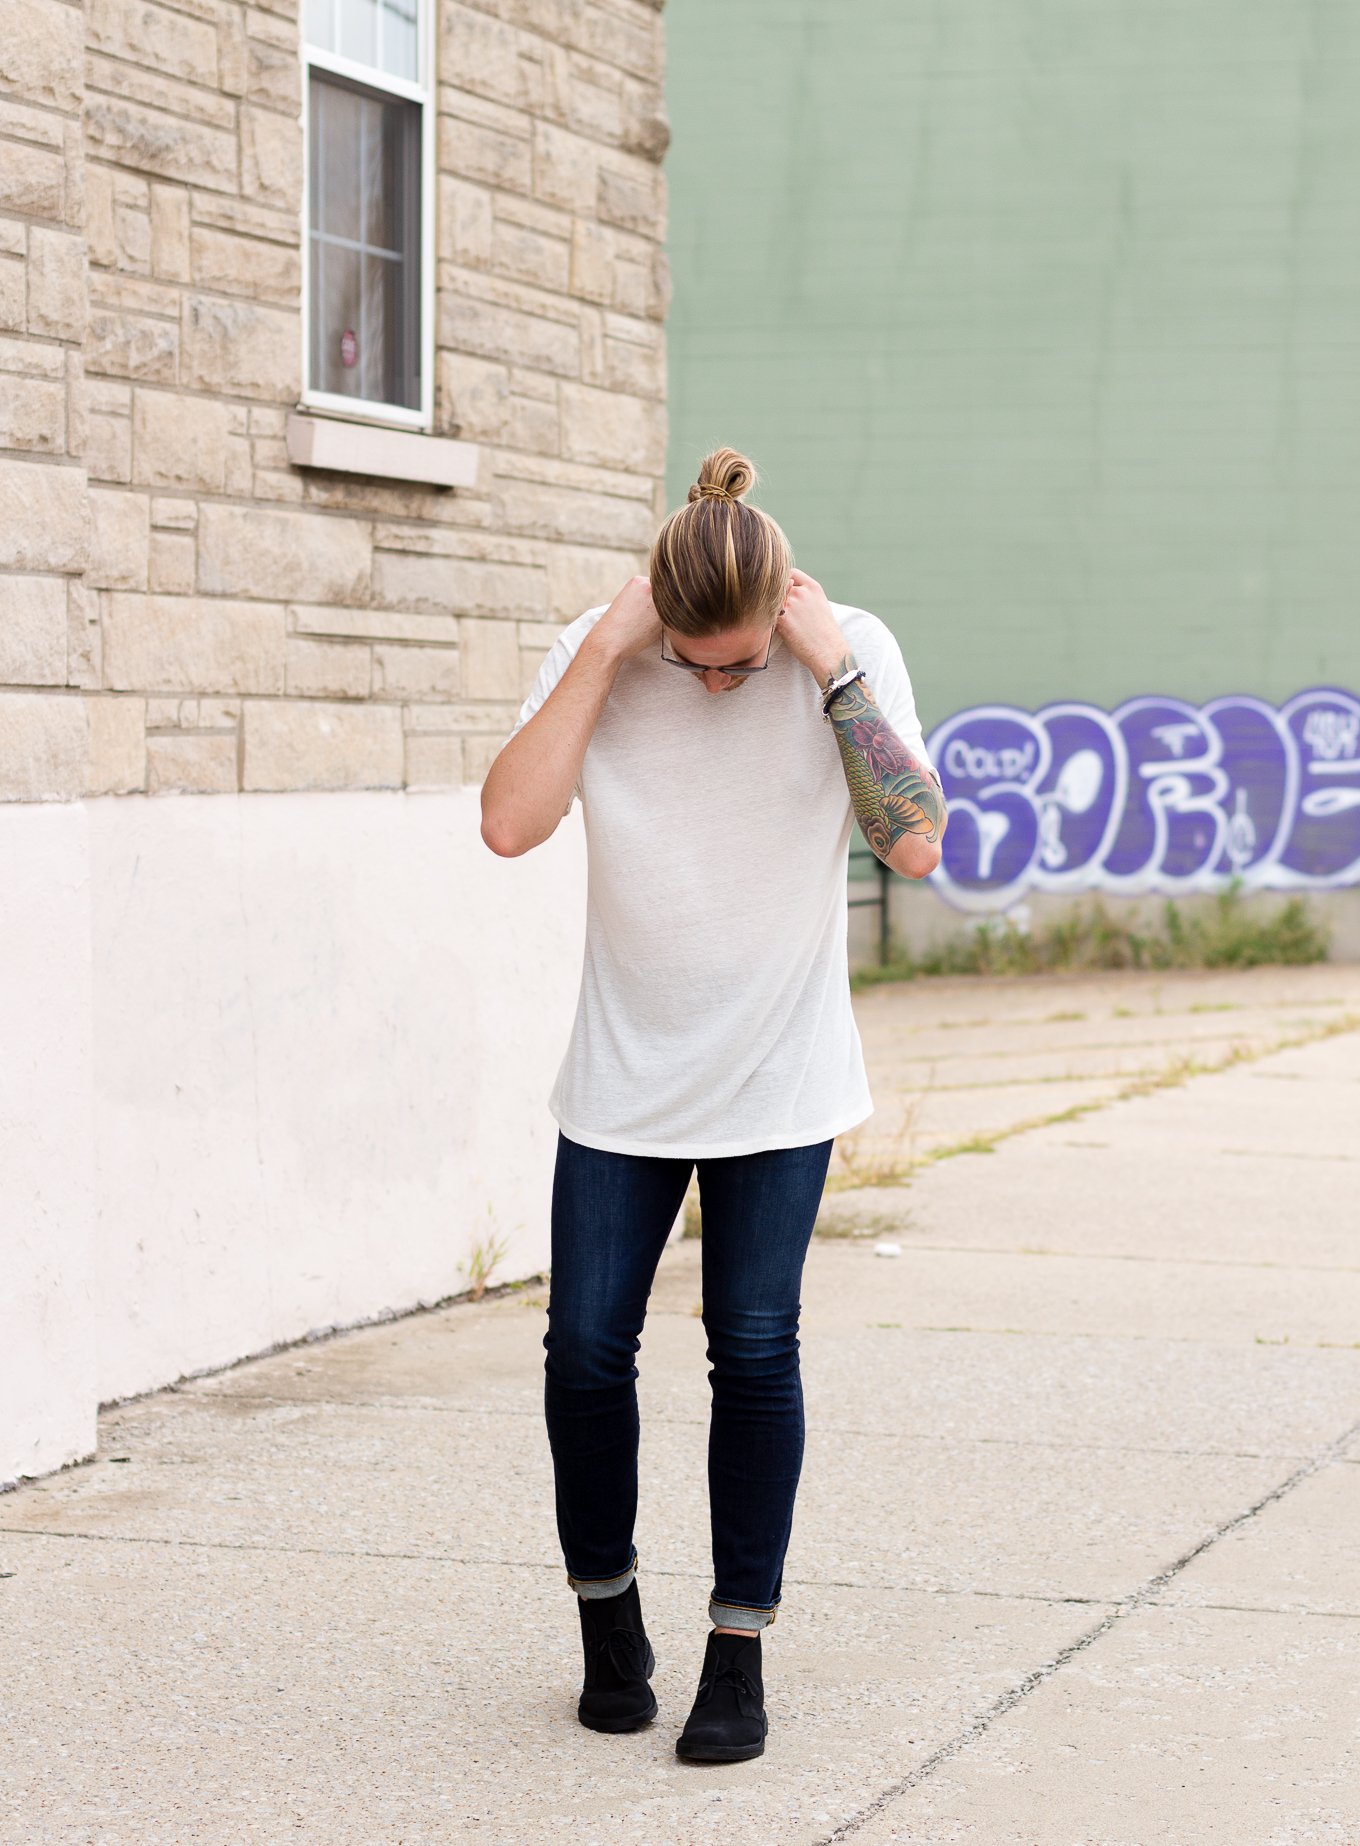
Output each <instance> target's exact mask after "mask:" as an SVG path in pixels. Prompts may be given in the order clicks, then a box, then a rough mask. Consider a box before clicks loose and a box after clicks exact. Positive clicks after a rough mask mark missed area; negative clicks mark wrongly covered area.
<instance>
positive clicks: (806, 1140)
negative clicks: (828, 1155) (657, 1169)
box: [550, 1101, 874, 1160]
mask: <svg viewBox="0 0 1360 1846" xmlns="http://www.w3.org/2000/svg"><path fill="white" fill-rule="evenodd" d="M873 1112H874V1105H873V1103H872V1101H871V1102H869V1104H868V1105H867V1107H861V1106H859V1105H856V1107H855V1108H854V1109H853V1110H852V1111H851V1112H850V1113H849V1114H848V1115H839V1116H837V1117H836V1118H835V1119H834V1120H833V1121H832V1122H831V1123H830V1124H828V1125H826V1126H824V1127H820V1128H812V1129H793V1130H789V1131H786V1132H784V1133H781V1134H775V1135H768V1134H764V1135H747V1136H744V1137H743V1138H742V1139H741V1140H739V1141H714V1142H708V1143H706V1144H704V1145H702V1146H699V1147H695V1146H694V1145H693V1143H684V1142H660V1143H658V1142H654V1141H631V1140H627V1139H623V1138H621V1137H620V1136H618V1135H602V1134H595V1133H593V1132H592V1131H591V1130H590V1129H583V1128H576V1127H574V1126H573V1125H572V1124H571V1123H570V1122H568V1121H566V1120H565V1119H564V1118H563V1117H562V1116H561V1115H559V1114H558V1112H557V1110H556V1109H551V1108H550V1113H551V1114H552V1117H553V1120H554V1121H555V1122H556V1123H557V1126H558V1127H559V1128H560V1129H561V1130H562V1133H563V1134H564V1135H565V1136H566V1137H567V1139H568V1141H575V1142H577V1143H578V1144H579V1145H580V1146H581V1147H593V1148H596V1149H598V1151H599V1152H601V1153H605V1154H643V1155H650V1156H651V1157H652V1158H654V1159H657V1160H727V1159H730V1158H732V1157H733V1156H734V1155H738V1154H763V1153H768V1152H771V1151H773V1150H774V1149H777V1148H783V1147H812V1146H815V1145H816V1144H817V1143H818V1142H820V1141H832V1140H834V1139H835V1137H836V1136H837V1135H841V1134H845V1133H846V1131H847V1130H848V1129H851V1128H857V1127H858V1126H859V1124H860V1123H861V1122H867V1121H868V1119H869V1117H870V1116H871V1115H872V1114H873Z"/></svg>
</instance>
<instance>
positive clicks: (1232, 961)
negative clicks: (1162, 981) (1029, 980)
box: [850, 884, 1328, 989]
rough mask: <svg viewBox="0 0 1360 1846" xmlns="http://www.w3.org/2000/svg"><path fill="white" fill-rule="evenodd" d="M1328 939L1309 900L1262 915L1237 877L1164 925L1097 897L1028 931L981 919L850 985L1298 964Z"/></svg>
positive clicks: (1174, 908) (1318, 952) (1167, 909)
mask: <svg viewBox="0 0 1360 1846" xmlns="http://www.w3.org/2000/svg"><path fill="white" fill-rule="evenodd" d="M1327 946H1328V940H1327V930H1326V928H1325V926H1324V925H1323V924H1322V923H1321V922H1319V921H1318V919H1317V918H1316V917H1315V916H1314V914H1313V912H1312V910H1311V909H1310V908H1309V905H1308V902H1307V900H1306V899H1305V898H1303V897H1291V898H1290V899H1289V900H1288V902H1287V903H1285V904H1283V905H1281V907H1280V908H1279V909H1278V910H1277V911H1275V912H1274V913H1273V914H1272V915H1269V916H1259V915H1257V914H1256V913H1255V912H1254V911H1253V910H1252V909H1251V908H1250V907H1249V906H1248V905H1247V903H1246V902H1245V901H1244V899H1243V896H1242V891H1241V887H1240V885H1238V884H1234V885H1232V886H1230V887H1229V889H1228V890H1226V891H1222V892H1220V893H1219V894H1218V895H1217V896H1216V897H1215V898H1214V899H1213V902H1212V904H1211V905H1209V906H1208V907H1207V908H1205V909H1200V910H1193V911H1191V910H1183V909H1182V908H1181V907H1180V906H1179V905H1178V904H1177V903H1176V902H1175V900H1174V899H1172V898H1168V899H1167V901H1166V903H1165V904H1164V905H1163V906H1162V914H1161V925H1160V928H1153V929H1144V928H1135V927H1134V926H1133V925H1132V924H1129V923H1125V922H1123V921H1122V920H1121V919H1120V918H1118V917H1115V916H1112V915H1111V913H1110V912H1109V910H1107V909H1106V907H1105V905H1104V903H1102V901H1101V900H1100V899H1099V898H1096V899H1094V900H1093V901H1092V902H1091V903H1090V904H1089V905H1088V906H1087V907H1086V908H1085V909H1083V910H1074V911H1073V912H1072V913H1071V914H1070V915H1069V916H1066V917H1063V918H1061V919H1060V920H1059V921H1057V922H1055V923H1050V924H1047V925H1046V926H1045V927H1044V928H1042V929H1039V930H1035V931H1032V932H1031V931H1026V930H1022V929H1019V928H1017V927H1016V925H1015V923H1014V922H1012V921H1011V920H1010V918H1003V919H1002V920H1001V921H999V922H992V921H989V922H984V923H979V924H978V925H977V926H976V927H975V928H974V929H973V930H972V931H971V932H970V933H969V934H968V935H967V936H964V937H959V938H956V939H955V940H953V941H950V942H946V943H945V944H943V945H942V946H941V947H940V948H938V949H932V950H929V951H927V952H926V953H925V954H924V955H919V956H915V955H911V954H906V953H902V952H901V951H898V952H896V953H895V954H894V955H893V956H892V958H891V960H889V961H888V962H887V963H886V965H884V966H883V967H872V968H862V969H860V970H859V971H858V972H857V973H856V974H854V975H853V976H852V977H851V982H850V984H851V986H852V987H854V988H856V989H859V988H864V987H873V986H876V985H877V984H878V983H879V982H881V981H913V980H917V979H919V978H920V977H922V976H929V975H942V974H1051V973H1060V972H1061V973H1097V972H1103V971H1105V970H1107V969H1112V968H1255V967H1260V966H1263V965H1265V964H1275V965H1285V966H1292V967H1297V966H1300V965H1302V964H1304V963H1308V962H1319V961H1325V960H1326V958H1327Z"/></svg>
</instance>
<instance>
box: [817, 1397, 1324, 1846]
mask: <svg viewBox="0 0 1360 1846" xmlns="http://www.w3.org/2000/svg"><path fill="white" fill-rule="evenodd" d="M1357 1436H1360V1422H1356V1423H1352V1424H1351V1426H1350V1427H1349V1429H1346V1430H1343V1431H1342V1433H1341V1434H1340V1435H1339V1436H1337V1437H1335V1438H1334V1439H1333V1440H1332V1441H1331V1442H1329V1443H1327V1445H1326V1446H1325V1447H1324V1448H1322V1449H1320V1450H1319V1451H1318V1452H1317V1454H1316V1455H1313V1456H1311V1457H1310V1458H1309V1459H1308V1460H1307V1461H1305V1462H1302V1463H1300V1465H1299V1466H1298V1467H1297V1468H1295V1470H1294V1472H1293V1473H1292V1474H1289V1475H1286V1476H1285V1478H1284V1480H1282V1481H1280V1482H1279V1483H1278V1484H1277V1485H1276V1486H1274V1487H1272V1488H1271V1489H1270V1490H1269V1491H1268V1492H1267V1493H1263V1494H1262V1495H1261V1496H1260V1498H1259V1499H1256V1500H1253V1501H1252V1503H1251V1505H1250V1506H1246V1507H1244V1508H1243V1509H1242V1511H1241V1512H1240V1513H1234V1514H1233V1516H1232V1518H1231V1519H1225V1520H1224V1521H1223V1523H1222V1524H1221V1525H1219V1526H1215V1528H1214V1530H1213V1531H1212V1532H1209V1533H1207V1534H1206V1535H1205V1537H1203V1538H1202V1539H1201V1540H1200V1541H1199V1543H1198V1544H1197V1545H1192V1546H1191V1547H1190V1549H1189V1550H1188V1551H1185V1552H1182V1554H1181V1556H1180V1557H1178V1558H1177V1559H1176V1560H1175V1562H1174V1563H1172V1564H1168V1565H1167V1566H1166V1568H1165V1569H1164V1570H1159V1571H1158V1572H1157V1573H1156V1575H1155V1576H1152V1577H1149V1578H1148V1579H1147V1581H1146V1582H1145V1583H1142V1584H1140V1585H1139V1587H1138V1588H1137V1589H1136V1590H1134V1591H1133V1592H1132V1593H1131V1594H1130V1595H1128V1596H1126V1597H1123V1598H1121V1599H1120V1600H1119V1601H1118V1602H1117V1603H1116V1604H1115V1606H1114V1608H1113V1609H1112V1610H1111V1611H1110V1613H1109V1614H1108V1615H1106V1616H1104V1617H1103V1618H1102V1620H1100V1621H1098V1622H1097V1623H1096V1624H1095V1625H1094V1626H1093V1627H1091V1628H1088V1629H1087V1630H1086V1632H1085V1634H1081V1635H1078V1636H1077V1638H1076V1640H1075V1641H1069V1642H1068V1644H1067V1646H1066V1647H1063V1648H1060V1649H1059V1650H1058V1652H1057V1653H1056V1654H1055V1655H1054V1656H1053V1658H1052V1659H1051V1660H1045V1661H1044V1662H1043V1664H1042V1665H1040V1666H1037V1667H1035V1668H1033V1670H1032V1671H1030V1672H1029V1673H1027V1674H1026V1675H1025V1677H1024V1678H1023V1679H1022V1680H1021V1681H1020V1682H1019V1684H1018V1685H1015V1686H1012V1687H1011V1689H1010V1690H1009V1691H1008V1692H1003V1693H1002V1694H1001V1695H1000V1697H999V1698H997V1699H995V1700H993V1702H992V1703H991V1704H990V1705H989V1706H988V1707H987V1709H986V1710H985V1711H983V1712H980V1713H979V1714H978V1716H977V1717H976V1718H974V1719H973V1721H972V1722H971V1723H970V1724H967V1725H965V1726H964V1728H963V1729H962V1730H961V1731H959V1732H957V1733H956V1734H955V1735H954V1736H953V1737H951V1738H949V1739H948V1741H947V1742H945V1743H942V1744H941V1745H940V1747H939V1748H938V1749H937V1750H933V1751H932V1752H931V1753H930V1755H929V1756H927V1757H926V1758H925V1760H924V1761H923V1762H920V1763H918V1764H917V1765H916V1767H915V1768H914V1769H912V1770H910V1771H909V1772H908V1773H907V1774H906V1775H904V1776H903V1777H902V1778H901V1779H900V1780H899V1781H897V1782H893V1783H892V1784H891V1785H890V1786H889V1787H887V1788H885V1789H883V1790H882V1791H881V1792H880V1793H879V1794H877V1795H876V1796H875V1797H874V1799H873V1800H872V1801H871V1802H870V1803H869V1805H868V1806H867V1807H865V1808H864V1809H862V1810H861V1812H860V1813H858V1814H856V1815H855V1817H854V1818H853V1819H852V1820H848V1821H846V1822H845V1823H844V1824H843V1825H842V1826H839V1827H836V1828H835V1829H833V1831H832V1832H830V1833H828V1834H827V1835H826V1837H825V1838H824V1839H822V1840H819V1841H818V1842H817V1843H816V1846H835V1843H836V1842H837V1841H840V1840H848V1839H850V1838H852V1837H853V1835H854V1834H856V1833H858V1832H859V1830H860V1828H861V1827H863V1826H865V1825H866V1824H867V1822H869V1821H870V1820H872V1819H874V1817H875V1816H876V1815H879V1814H881V1813H882V1812H883V1811H884V1809H885V1808H887V1807H889V1806H891V1804H892V1803H893V1802H894V1801H896V1800H898V1799H900V1797H901V1796H903V1795H905V1794H909V1793H910V1792H911V1790H912V1789H913V1788H916V1787H918V1786H919V1785H920V1784H921V1783H922V1782H924V1781H925V1780H926V1778H927V1777H928V1776H932V1775H933V1774H934V1773H935V1771H936V1770H937V1769H938V1768H939V1767H940V1766H941V1764H942V1763H946V1762H948V1761H949V1759H950V1758H951V1757H954V1756H957V1755H958V1754H959V1753H960V1751H962V1750H966V1749H967V1748H968V1746H969V1745H970V1744H972V1743H975V1742H976V1741H977V1740H978V1738H980V1737H983V1736H985V1735H986V1733H987V1732H988V1731H989V1730H991V1728H992V1726H993V1725H994V1724H996V1723H997V1721H998V1720H999V1719H1001V1718H1004V1717H1005V1716H1006V1714H1007V1712H1010V1711H1013V1710H1014V1709H1015V1707H1016V1706H1017V1705H1019V1704H1020V1703H1021V1701H1022V1700H1024V1699H1027V1698H1028V1697H1029V1696H1030V1694H1031V1693H1032V1692H1034V1691H1036V1690H1037V1689H1038V1688H1039V1687H1040V1686H1041V1685H1043V1683H1044V1682H1045V1680H1049V1679H1052V1678H1053V1676H1054V1674H1055V1673H1057V1672H1058V1671H1060V1669H1061V1668H1063V1667H1065V1666H1066V1665H1067V1663H1068V1661H1069V1660H1072V1659H1073V1658H1075V1656H1076V1655H1077V1654H1080V1653H1084V1652H1085V1650H1086V1649H1087V1648H1088V1647H1091V1646H1093V1645H1094V1643H1095V1642H1097V1641H1098V1640H1100V1638H1101V1636H1102V1635H1105V1634H1108V1633H1109V1631H1110V1630H1111V1629H1112V1628H1113V1627H1114V1625H1115V1623H1116V1622H1122V1621H1123V1620H1124V1619H1125V1617H1126V1616H1129V1615H1132V1614H1133V1613H1134V1612H1135V1611H1136V1610H1138V1609H1142V1608H1144V1607H1146V1606H1147V1605H1148V1604H1149V1603H1152V1602H1153V1601H1154V1599H1155V1598H1156V1596H1157V1594H1158V1592H1159V1591H1161V1590H1163V1589H1165V1587H1166V1586H1167V1584H1169V1583H1170V1582H1171V1581H1172V1580H1173V1579H1174V1578H1176V1577H1178V1576H1179V1575H1180V1573H1181V1572H1182V1571H1183V1570H1184V1569H1185V1568H1186V1566H1187V1565H1189V1564H1192V1563H1193V1562H1194V1561H1195V1559H1196V1558H1197V1557H1200V1556H1202V1554H1203V1553H1204V1552H1206V1551H1208V1550H1209V1549H1210V1548H1211V1547H1212V1546H1214V1545H1216V1544H1217V1543H1218V1541H1219V1540H1220V1539H1221V1538H1226V1537H1227V1535H1228V1533H1229V1532H1235V1531H1236V1530H1237V1529H1238V1527H1239V1526H1243V1525H1246V1524H1247V1523H1248V1521H1249V1520H1252V1519H1255V1517H1256V1516H1257V1514H1258V1513H1260V1512H1263V1511H1264V1510H1265V1508H1266V1507H1267V1506H1271V1505H1273V1504H1274V1503H1275V1501H1277V1500H1282V1499H1283V1498H1284V1497H1285V1495H1286V1494H1288V1493H1292V1492H1293V1490H1294V1488H1296V1487H1297V1486H1298V1485H1299V1483H1300V1482H1301V1481H1305V1480H1307V1479H1308V1477H1309V1476H1310V1475H1312V1474H1316V1473H1317V1472H1318V1471H1319V1470H1320V1469H1322V1468H1325V1467H1326V1466H1327V1465H1328V1463H1329V1462H1334V1461H1342V1460H1345V1459H1346V1457H1345V1456H1344V1454H1343V1450H1345V1449H1346V1448H1348V1447H1349V1445H1350V1444H1351V1443H1352V1442H1353V1441H1354V1440H1355V1439H1356V1437H1357Z"/></svg>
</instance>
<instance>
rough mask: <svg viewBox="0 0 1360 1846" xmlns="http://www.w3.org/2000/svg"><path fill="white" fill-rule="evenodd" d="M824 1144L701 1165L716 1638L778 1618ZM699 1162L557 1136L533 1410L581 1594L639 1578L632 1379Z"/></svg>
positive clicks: (611, 1590) (827, 1152)
mask: <svg viewBox="0 0 1360 1846" xmlns="http://www.w3.org/2000/svg"><path fill="white" fill-rule="evenodd" d="M831 1145H832V1144H831V1142H830V1141H821V1142H817V1143H815V1144H814V1145H812V1146H809V1147H788V1148H774V1149H770V1150H768V1151H766V1152H762V1153H757V1154H738V1155H732V1156H729V1157H728V1158H725V1159H720V1160H700V1161H698V1162H697V1165H698V1169H699V1197H700V1204H701V1207H702V1212H703V1240H702V1243H701V1246H700V1249H701V1261H702V1272H703V1321H704V1330H705V1332H706V1333H707V1335H708V1359H709V1364H710V1370H709V1374H708V1378H709V1384H710V1386H711V1390H712V1405H711V1415H710V1421H709V1440H708V1487H709V1517H710V1525H711V1529H712V1535H713V1579H714V1581H713V1593H712V1596H711V1598H710V1600H709V1618H710V1620H711V1621H712V1622H713V1623H714V1624H715V1625H717V1626H720V1627H732V1628H762V1627H764V1626H766V1625H767V1624H768V1623H770V1622H772V1621H773V1620H774V1618H775V1614H776V1611H777V1609H778V1606H779V1600H780V1593H781V1587H782V1583H783V1570H784V1553H785V1550H786V1549H787V1547H788V1542H789V1533H790V1530H791V1528H792V1525H793V1502H794V1495H795V1494H796V1492H797V1489H798V1476H799V1472H800V1469H801V1467H802V1460H803V1440H804V1423H803V1387H802V1380H801V1378H800V1376H799V1370H798V1313H799V1308H800V1306H801V1303H800V1300H799V1288H800V1285H801V1282H802V1273H803V1262H804V1259H805V1257H806V1256H807V1249H808V1243H809V1240H810V1238H811V1236H812V1226H813V1222H814V1220H815V1219H816V1216H817V1207H818V1205H819V1203H820V1201H821V1196H822V1188H823V1185H824V1184H825V1181H826V1170H827V1165H828V1162H829V1161H830V1158H831ZM695 1165H696V1162H694V1161H692V1160H671V1159H664V1158H659V1157H654V1156H650V1155H641V1154H612V1153H605V1152H603V1151H601V1150H600V1149H597V1148H591V1147H582V1146H581V1145H580V1143H579V1142H576V1141H569V1140H568V1139H567V1137H566V1136H565V1135H563V1134H561V1133H560V1132H559V1134H558V1138H557V1168H556V1172H555V1174H554V1177H553V1195H552V1282H551V1287H550V1290H549V1300H548V1331H547V1333H546V1334H545V1335H544V1336H543V1344H544V1346H545V1348H546V1349H547V1358H546V1359H545V1361H544V1391H543V1400H544V1411H545V1414H546V1418H547V1425H548V1440H549V1444H550V1446H551V1449H552V1459H553V1474H554V1481H555V1487H556V1504H557V1531H558V1536H559V1538H560V1540H561V1544H562V1554H563V1557H564V1559H565V1562H566V1567H567V1579H568V1581H569V1582H570V1584H571V1585H572V1587H573V1589H575V1590H576V1591H577V1592H578V1593H579V1594H580V1595H582V1596H585V1597H591V1596H612V1595H615V1594H617V1593H618V1591H620V1590H622V1589H626V1588H627V1586H628V1584H629V1583H630V1582H631V1581H632V1579H633V1576H634V1574H635V1572H636V1570H637V1551H636V1549H635V1547H634V1544H633V1526H634V1521H635V1519H636V1515H637V1491H638V1433H639V1426H638V1406H637V1376H638V1372H637V1366H636V1364H635V1362H634V1360H635V1355H636V1353H637V1351H638V1345H639V1335H640V1334H641V1332H642V1323H643V1320H644V1318H645V1316H646V1312H647V1297H648V1295H649V1293H650V1292H651V1286H652V1278H653V1276H654V1275H655V1273H656V1266H657V1263H658V1261H659V1259H660V1256H661V1252H662V1250H663V1248H664V1247H665V1243H666V1238H667V1236H668V1234H669V1232H670V1230H671V1227H672V1226H673V1225H674V1223H675V1218H676V1214H677V1213H678V1211H679V1209H680V1206H681V1203H682V1201H683V1199H684V1196H685V1189H686V1187H687V1186H688V1185H689V1180H690V1174H691V1173H692V1172H693V1170H694V1167H695Z"/></svg>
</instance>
